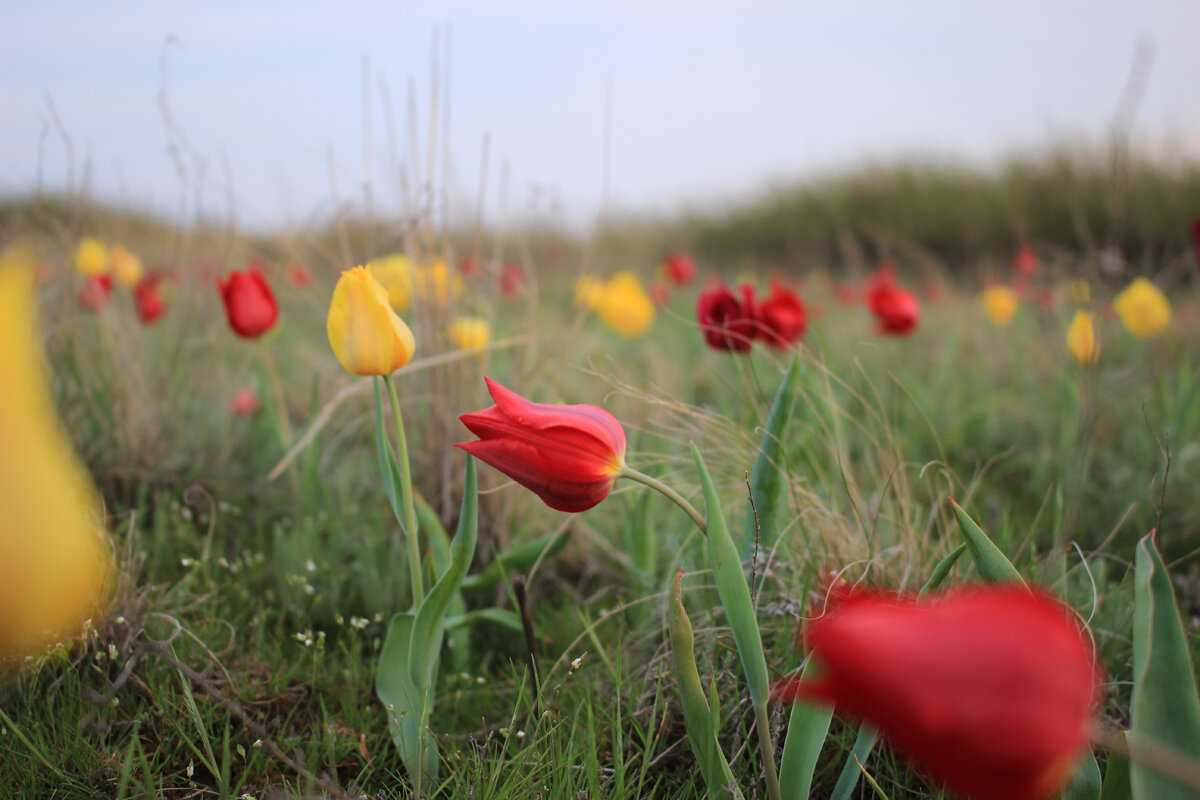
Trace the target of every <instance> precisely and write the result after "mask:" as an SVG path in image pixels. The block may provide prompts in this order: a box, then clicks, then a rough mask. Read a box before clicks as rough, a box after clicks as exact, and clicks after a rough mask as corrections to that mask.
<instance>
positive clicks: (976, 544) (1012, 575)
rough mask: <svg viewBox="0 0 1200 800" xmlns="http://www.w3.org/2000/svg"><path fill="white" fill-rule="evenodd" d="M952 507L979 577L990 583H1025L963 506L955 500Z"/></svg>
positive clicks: (952, 501) (951, 503)
mask: <svg viewBox="0 0 1200 800" xmlns="http://www.w3.org/2000/svg"><path fill="white" fill-rule="evenodd" d="M950 505H951V506H953V508H954V516H955V517H956V518H957V519H958V529H959V530H960V531H962V535H963V539H964V540H966V543H967V549H968V550H970V551H971V558H972V559H974V560H975V568H976V569H977V570H979V577H981V578H983V579H984V580H985V581H988V582H1002V583H1024V582H1025V581H1024V579H1023V578H1022V577H1021V573H1019V572H1017V568H1016V567H1014V566H1013V565H1012V562H1011V561H1009V560H1008V558H1006V557H1005V555H1004V553H1002V552H1000V548H999V547H996V545H995V544H994V543H993V542H992V540H991V539H989V538H988V535H987V534H986V533H984V532H983V529H981V528H980V527H979V526H978V525H977V524H976V523H975V520H973V519H971V516H970V515H969V514H967V512H966V511H964V510H963V508H962V506H960V505H959V504H958V503H956V502H954V500H951V501H950Z"/></svg>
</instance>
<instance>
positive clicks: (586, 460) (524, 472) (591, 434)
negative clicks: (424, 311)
mask: <svg viewBox="0 0 1200 800" xmlns="http://www.w3.org/2000/svg"><path fill="white" fill-rule="evenodd" d="M484 380H485V381H487V387H488V392H489V393H490V394H491V395H492V399H493V400H495V401H496V404H495V405H494V406H492V407H491V408H487V409H484V410H483V411H475V412H472V413H470V414H463V415H462V416H460V417H459V419H460V420H462V423H463V424H464V425H466V426H467V430H469V431H471V433H473V434H475V435H476V436H478V437H479V439H478V440H476V441H473V442H458V443H456V444H455V445H454V446H455V447H461V448H462V449H463V450H466V451H467V452H468V453H470V454H471V455H473V456H475V457H476V458H479V459H480V460H481V461H485V462H487V463H488V464H491V465H492V466H493V467H495V468H496V469H498V470H500V471H501V472H503V473H504V474H505V475H507V476H508V477H510V478H512V479H513V480H514V481H516V482H517V483H519V484H521V485H522V486H524V487H525V488H527V489H529V490H530V491H532V492H533V493H534V494H536V495H537V496H538V497H540V498H542V502H544V503H545V504H546V505H548V506H550V507H551V508H554V509H557V510H559V511H570V512H577V511H586V510H587V509H589V508H591V507H592V506H594V505H596V504H597V503H599V502H600V501H601V500H603V499H604V498H605V497H607V496H608V493H609V492H610V491H612V487H613V484H614V483H616V481H617V478H618V477H619V476H620V473H621V469H622V467H623V466H624V464H625V430H624V429H623V428H622V427H621V423H619V422H617V420H616V418H615V417H613V415H612V414H610V413H608V412H607V411H605V410H604V409H602V408H598V407H597V406H590V405H549V404H545V403H535V402H533V401H531V400H527V399H525V398H524V397H522V396H521V395H519V394H517V393H516V392H514V391H512V390H511V389H506V388H504V387H503V386H501V385H500V384H498V383H496V382H495V381H493V380H491V379H490V378H486V377H485V378H484Z"/></svg>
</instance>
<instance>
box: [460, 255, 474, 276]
mask: <svg viewBox="0 0 1200 800" xmlns="http://www.w3.org/2000/svg"><path fill="white" fill-rule="evenodd" d="M458 271H459V273H460V274H461V275H466V276H470V275H474V274H475V273H476V272H478V271H479V264H478V263H477V262H476V261H475V259H473V258H470V257H467V258H464V259H463V260H462V261H459V262H458Z"/></svg>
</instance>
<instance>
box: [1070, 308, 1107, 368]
mask: <svg viewBox="0 0 1200 800" xmlns="http://www.w3.org/2000/svg"><path fill="white" fill-rule="evenodd" d="M1067 350H1068V351H1069V352H1070V353H1071V355H1072V356H1073V357H1074V358H1075V360H1076V361H1078V362H1079V363H1080V364H1092V363H1095V361H1096V359H1098V358H1099V357H1100V343H1099V342H1098V341H1096V326H1095V324H1094V322H1093V319H1092V315H1091V314H1090V313H1089V312H1087V311H1083V310H1079V311H1076V312H1075V318H1074V319H1072V320H1071V324H1070V326H1068V327H1067Z"/></svg>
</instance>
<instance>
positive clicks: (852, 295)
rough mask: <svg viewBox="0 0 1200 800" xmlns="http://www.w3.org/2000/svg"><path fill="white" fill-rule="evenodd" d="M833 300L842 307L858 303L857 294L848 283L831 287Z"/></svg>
mask: <svg viewBox="0 0 1200 800" xmlns="http://www.w3.org/2000/svg"><path fill="white" fill-rule="evenodd" d="M833 298H834V299H835V300H837V301H838V303H839V304H841V305H843V306H847V307H849V306H852V305H854V304H855V303H857V302H858V292H856V291H854V287H853V286H851V285H850V284H848V283H837V284H834V286H833Z"/></svg>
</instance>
